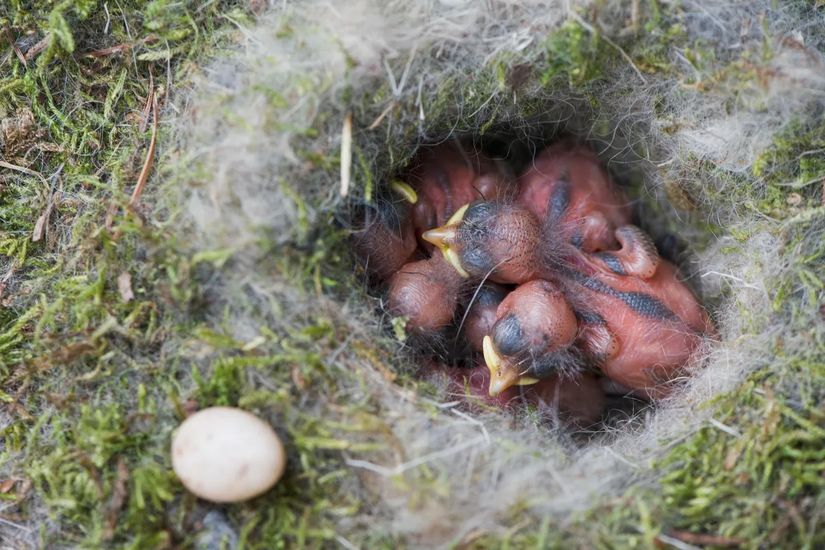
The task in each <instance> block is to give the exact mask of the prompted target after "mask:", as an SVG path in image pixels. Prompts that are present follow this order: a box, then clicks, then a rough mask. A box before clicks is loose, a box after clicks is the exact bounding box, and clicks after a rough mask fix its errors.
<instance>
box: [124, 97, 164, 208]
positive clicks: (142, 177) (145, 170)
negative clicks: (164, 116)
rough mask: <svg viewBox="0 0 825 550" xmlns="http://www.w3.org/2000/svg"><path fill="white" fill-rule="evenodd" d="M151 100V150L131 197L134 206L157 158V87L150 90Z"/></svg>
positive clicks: (147, 154) (130, 203)
mask: <svg viewBox="0 0 825 550" xmlns="http://www.w3.org/2000/svg"><path fill="white" fill-rule="evenodd" d="M149 100H150V101H151V102H152V140H151V141H150V142H149V150H148V151H146V160H145V161H144V162H143V168H142V169H141V170H140V175H139V176H138V180H137V185H135V190H134V191H132V196H131V198H129V207H130V208H132V207H134V206H135V205H136V204H137V202H138V200H140V195H141V193H143V188H144V187H145V186H146V180H147V179H149V172H150V171H151V170H152V164H153V163H154V159H155V146H156V145H157V139H158V98H157V97H156V96H155V88H154V86H152V88H150V90H149Z"/></svg>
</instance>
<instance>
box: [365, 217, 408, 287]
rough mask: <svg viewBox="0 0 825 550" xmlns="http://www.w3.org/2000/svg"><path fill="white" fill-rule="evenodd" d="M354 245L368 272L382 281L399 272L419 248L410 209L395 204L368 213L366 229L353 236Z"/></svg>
mask: <svg viewBox="0 0 825 550" xmlns="http://www.w3.org/2000/svg"><path fill="white" fill-rule="evenodd" d="M352 243H353V248H354V249H355V252H356V253H357V254H358V256H359V257H360V258H361V260H362V262H363V264H364V268H365V269H366V271H367V272H368V273H369V274H371V275H372V276H374V277H375V278H376V279H378V280H379V281H385V280H387V279H388V278H389V277H390V276H391V275H392V274H393V273H395V272H396V271H398V270H399V269H400V268H401V266H402V265H404V264H405V263H406V262H407V261H409V259H410V258H411V257H412V256H413V254H414V253H415V251H416V248H417V246H418V243H417V241H416V238H415V233H414V231H413V225H412V223H411V221H410V218H409V212H408V211H407V208H406V206H405V205H404V204H396V203H392V202H384V203H381V204H380V207H369V208H367V209H365V210H364V220H363V226H362V227H361V228H360V229H358V230H356V231H354V232H353V233H352Z"/></svg>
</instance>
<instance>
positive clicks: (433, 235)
mask: <svg viewBox="0 0 825 550" xmlns="http://www.w3.org/2000/svg"><path fill="white" fill-rule="evenodd" d="M468 206H470V205H469V204H465V205H464V206H462V207H461V208H459V209H458V210H456V212H455V214H453V215H452V216H450V219H449V220H447V223H446V224H444V225H443V226H441V227H436V228H435V229H430V230H429V231H425V232H424V233H423V234H422V235H421V238H422V239H424V240H425V241H427V242H428V243H432V244H433V245H435V246H436V247H437V248H438V249H439V250H441V253H442V254H443V255H444V259H445V260H447V262H449V264H450V265H451V266H453V268H454V269H455V270H456V271H458V274H459V275H461V276H462V277H464V278H465V279H466V278H468V277H469V276H470V274H469V273H467V272H466V271H465V270H464V267H463V266H462V265H461V260H459V258H458V254H456V252H455V250H453V249H452V248H451V247H450V245H452V244H453V243H455V237H456V226H457V225H458V224H459V223H461V220H462V219H464V213H465V212H466V211H467V207H468Z"/></svg>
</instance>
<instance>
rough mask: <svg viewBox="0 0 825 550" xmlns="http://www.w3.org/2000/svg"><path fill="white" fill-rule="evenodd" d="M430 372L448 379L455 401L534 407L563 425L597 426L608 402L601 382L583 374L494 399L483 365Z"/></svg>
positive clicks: (435, 367)
mask: <svg viewBox="0 0 825 550" xmlns="http://www.w3.org/2000/svg"><path fill="white" fill-rule="evenodd" d="M427 372H428V373H429V375H430V376H431V377H434V378H446V379H447V391H448V392H449V395H450V396H451V397H462V398H463V397H470V398H472V399H473V400H476V402H478V403H481V404H485V405H490V406H494V407H498V408H502V409H510V408H515V407H518V406H519V405H522V404H528V405H533V406H534V407H536V408H537V409H538V410H539V412H541V413H543V414H547V413H550V415H552V416H558V418H559V419H560V420H561V421H562V423H564V424H567V425H570V426H573V427H577V428H586V427H588V426H592V425H593V424H595V423H597V422H598V421H599V420H600V419H601V416H602V413H603V412H604V408H605V404H606V398H605V393H604V391H603V390H602V388H601V383H600V381H599V379H598V378H596V377H595V376H593V375H592V374H581V375H580V376H577V377H576V378H566V377H560V376H550V377H549V378H546V379H544V380H541V381H539V382H538V383H536V384H533V385H531V386H512V387H510V388H508V389H507V390H504V391H502V392H501V393H499V394H498V395H496V396H490V395H489V394H488V393H487V388H488V387H489V385H490V371H489V370H487V368H486V367H484V366H483V365H478V366H476V367H473V368H460V367H447V366H443V365H437V364H433V365H431V366H430V368H429V369H427Z"/></svg>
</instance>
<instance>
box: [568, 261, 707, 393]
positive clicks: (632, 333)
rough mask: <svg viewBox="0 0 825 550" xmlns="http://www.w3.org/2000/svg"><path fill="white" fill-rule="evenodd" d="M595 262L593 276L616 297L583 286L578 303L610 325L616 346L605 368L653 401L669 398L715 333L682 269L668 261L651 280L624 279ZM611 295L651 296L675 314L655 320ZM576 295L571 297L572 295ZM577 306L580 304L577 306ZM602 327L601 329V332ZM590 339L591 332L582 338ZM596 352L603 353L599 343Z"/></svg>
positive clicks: (578, 290)
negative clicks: (682, 279) (681, 275)
mask: <svg viewBox="0 0 825 550" xmlns="http://www.w3.org/2000/svg"><path fill="white" fill-rule="evenodd" d="M588 263H589V267H590V270H589V276H590V277H592V279H593V280H595V281H596V283H597V284H601V285H603V286H604V287H609V288H610V289H612V291H611V292H610V293H606V292H600V291H597V290H594V289H592V288H587V287H585V286H582V285H576V284H574V285H570V287H569V288H571V289H575V302H576V303H578V304H580V305H581V308H582V309H585V310H588V311H591V312H596V313H597V314H598V315H600V316H601V317H602V319H603V320H604V322H605V323H606V327H605V328H607V330H608V331H609V332H610V334H611V335H612V336H613V338H614V339H615V343H616V345H615V346H614V347H612V348H611V349H610V350H609V351H607V352H606V353H604V354H603V356H602V357H601V358H600V359H601V363H600V365H599V367H600V368H601V370H602V371H603V372H604V373H605V374H606V375H607V376H608V377H610V378H611V379H612V380H614V381H616V382H617V383H619V384H621V385H623V386H626V387H628V388H630V389H632V390H636V392H637V393H643V394H646V395H647V396H648V397H651V398H661V397H665V396H667V395H668V394H669V392H670V386H671V384H670V382H672V381H673V380H674V379H675V378H676V377H678V376H679V375H680V374H681V372H682V369H683V367H684V366H685V364H686V363H688V362H689V361H690V359H691V357H692V356H693V354H694V353H695V352H696V350H697V349H698V348H699V346H700V344H701V343H702V341H703V337H704V336H706V335H712V334H714V328H713V326H712V324H711V322H710V319H709V317H708V315H707V314H706V312H705V311H704V309H703V308H702V307H701V306H700V305H699V303H698V301H697V300H696V298H695V297H694V296H693V293H692V292H691V291H690V289H689V288H687V287H686V286H685V285H684V284H683V283H682V282H680V281H679V279H678V275H677V272H676V268H675V267H674V266H673V265H672V264H670V263H669V262H666V261H664V260H662V261H661V262H660V264H659V266H658V269H657V270H656V273H655V274H654V275H653V276H652V277H651V278H649V279H642V278H641V277H634V276H621V275H615V274H613V273H610V272H608V271H606V270H603V269H600V268H599V266H598V264H595V263H593V262H588ZM611 293H623V295H624V296H625V297H629V296H631V294H630V293H638V294H640V295H645V296H648V297H651V298H653V299H655V300H656V301H658V303H659V304H661V305H663V306H665V307H666V308H667V309H668V310H669V311H670V312H672V315H667V316H664V317H659V318H653V317H651V316H650V315H643V314H641V313H640V312H639V311H637V310H635V309H634V308H633V307H630V306H629V305H628V304H627V303H626V302H624V301H623V300H622V299H621V298H619V297H617V296H616V295H615V294H614V295H611ZM570 294H573V293H572V292H568V295H570ZM574 307H575V304H574ZM600 328H602V327H596V330H599V329H600ZM581 334H584V335H585V337H586V336H587V335H588V334H593V333H588V332H587V327H585V329H584V330H583V331H582V332H581V333H580V335H581ZM592 347H593V348H598V347H599V345H598V344H595V345H593V346H592Z"/></svg>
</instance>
